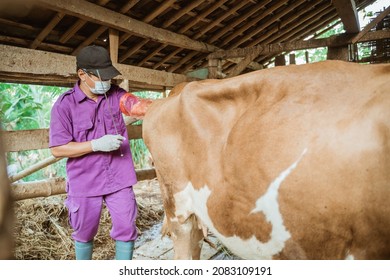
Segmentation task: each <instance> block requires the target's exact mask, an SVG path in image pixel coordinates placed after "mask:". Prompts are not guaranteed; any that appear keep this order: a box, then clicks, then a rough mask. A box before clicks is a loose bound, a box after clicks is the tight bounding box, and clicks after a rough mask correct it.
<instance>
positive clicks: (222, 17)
mask: <svg viewBox="0 0 390 280" xmlns="http://www.w3.org/2000/svg"><path fill="white" fill-rule="evenodd" d="M246 4H248V3H247V2H245V1H241V2H240V4H238V5H236V6H234V7H233V8H231V9H230V10H229V11H227V12H226V13H224V14H223V15H222V16H220V17H219V18H216V19H214V20H213V21H212V22H211V23H210V24H207V26H206V27H205V28H202V30H200V31H199V32H198V33H197V34H196V35H195V36H194V37H193V39H194V40H196V39H199V38H200V37H202V35H203V34H205V33H207V31H209V30H210V29H212V28H213V27H215V26H216V25H218V24H220V23H221V22H222V21H223V20H225V19H226V18H228V17H229V16H231V15H232V14H234V13H235V12H236V11H238V10H239V9H241V8H242V7H244V6H245V5H246Z"/></svg>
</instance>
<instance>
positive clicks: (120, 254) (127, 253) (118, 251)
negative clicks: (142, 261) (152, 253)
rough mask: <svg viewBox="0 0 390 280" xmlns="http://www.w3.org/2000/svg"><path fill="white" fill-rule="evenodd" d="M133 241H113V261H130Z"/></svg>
mask: <svg viewBox="0 0 390 280" xmlns="http://www.w3.org/2000/svg"><path fill="white" fill-rule="evenodd" d="M133 250H134V241H128V242H124V241H118V240H117V241H115V259H116V260H131V259H132V258H133Z"/></svg>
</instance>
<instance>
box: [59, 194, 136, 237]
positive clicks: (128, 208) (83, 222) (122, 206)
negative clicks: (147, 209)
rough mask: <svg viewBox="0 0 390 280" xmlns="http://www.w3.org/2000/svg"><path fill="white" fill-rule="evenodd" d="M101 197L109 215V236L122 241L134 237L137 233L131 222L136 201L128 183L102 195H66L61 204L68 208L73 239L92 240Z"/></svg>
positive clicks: (100, 205)
mask: <svg viewBox="0 0 390 280" xmlns="http://www.w3.org/2000/svg"><path fill="white" fill-rule="evenodd" d="M103 201H104V202H105V204H106V207H107V209H108V211H109V213H110V216H111V222H112V229H111V232H110V236H111V238H112V239H114V240H118V241H125V242H127V241H134V240H135V239H136V238H137V235H138V233H137V228H136V225H135V221H136V218H137V203H136V200H135V196H134V191H133V188H132V187H129V188H125V189H122V190H119V191H117V192H115V193H111V194H107V195H104V196H94V197H72V196H68V197H67V199H66V201H65V205H66V207H67V208H68V213H69V223H70V226H71V227H72V229H73V233H72V237H73V239H74V240H76V241H79V242H89V241H92V240H93V238H94V237H95V235H96V234H97V232H98V228H99V222H100V216H101V212H102V207H103Z"/></svg>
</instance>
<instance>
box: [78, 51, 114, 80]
mask: <svg viewBox="0 0 390 280" xmlns="http://www.w3.org/2000/svg"><path fill="white" fill-rule="evenodd" d="M76 61H77V70H78V69H83V70H87V71H88V72H91V73H92V74H94V75H95V76H97V77H99V75H98V72H97V70H99V74H100V77H101V79H102V80H103V81H106V80H109V79H112V78H114V77H115V76H118V75H120V74H121V73H120V72H119V71H118V70H117V69H116V68H115V67H114V66H113V65H112V62H111V58H110V55H109V54H108V51H107V50H106V49H105V48H103V47H100V46H95V45H93V46H87V47H85V48H83V49H82V50H81V51H80V52H79V53H78V55H77V56H76Z"/></svg>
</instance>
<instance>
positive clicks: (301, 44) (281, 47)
mask: <svg viewBox="0 0 390 280" xmlns="http://www.w3.org/2000/svg"><path fill="white" fill-rule="evenodd" d="M352 38H353V34H341V35H334V36H331V37H329V38H323V39H312V40H306V41H294V42H286V43H276V44H266V45H257V46H254V47H248V48H239V49H232V50H228V51H217V52H215V53H212V54H210V55H208V58H209V59H227V58H233V57H244V56H246V55H247V54H250V53H252V52H257V53H259V54H267V53H280V52H288V51H293V50H302V49H311V48H320V47H326V46H330V47H338V46H344V45H346V44H349V43H351V40H352ZM385 38H390V33H389V32H387V31H386V30H385V31H374V32H370V33H367V34H366V35H365V36H363V37H362V38H361V40H360V42H364V41H372V40H378V39H385Z"/></svg>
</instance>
